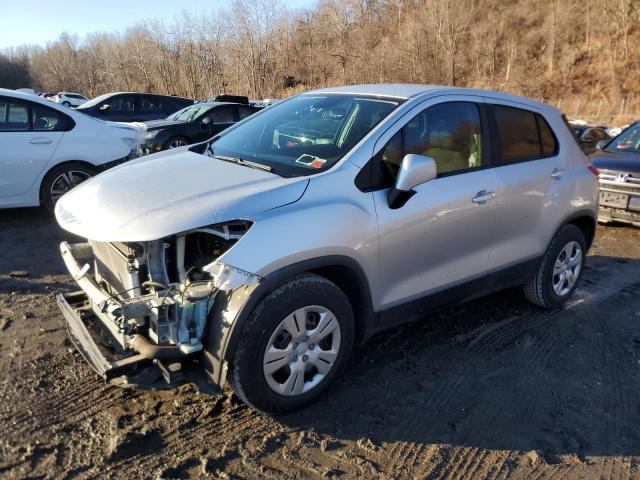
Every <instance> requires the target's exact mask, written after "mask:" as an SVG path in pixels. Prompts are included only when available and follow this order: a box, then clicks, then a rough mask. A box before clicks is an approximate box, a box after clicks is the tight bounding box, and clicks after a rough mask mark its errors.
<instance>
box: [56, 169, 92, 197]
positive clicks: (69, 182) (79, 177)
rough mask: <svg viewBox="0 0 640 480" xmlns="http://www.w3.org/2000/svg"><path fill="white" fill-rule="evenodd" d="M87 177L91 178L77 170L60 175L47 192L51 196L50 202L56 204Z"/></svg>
mask: <svg viewBox="0 0 640 480" xmlns="http://www.w3.org/2000/svg"><path fill="white" fill-rule="evenodd" d="M89 177H91V175H89V174H88V173H86V172H82V171H79V170H69V171H67V172H64V173H61V174H60V175H58V176H57V177H56V178H55V179H54V180H53V183H52V184H51V191H50V192H49V193H50V195H51V201H52V202H53V203H56V202H57V201H58V199H59V198H60V197H61V196H62V195H64V194H65V193H67V192H68V191H69V190H71V189H72V188H73V187H75V186H77V185H80V184H81V183H82V182H84V181H85V180H86V179H88V178H89Z"/></svg>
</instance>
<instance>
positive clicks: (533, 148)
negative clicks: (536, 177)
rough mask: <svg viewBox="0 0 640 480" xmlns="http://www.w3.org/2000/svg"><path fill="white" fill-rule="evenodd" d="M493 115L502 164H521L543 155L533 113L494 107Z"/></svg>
mask: <svg viewBox="0 0 640 480" xmlns="http://www.w3.org/2000/svg"><path fill="white" fill-rule="evenodd" d="M493 115H494V118H495V121H496V128H497V134H498V148H499V152H500V159H501V162H502V163H515V162H521V161H524V160H531V159H534V158H538V157H540V156H541V155H542V151H541V148H540V142H539V139H538V126H537V125H536V117H535V114H534V113H533V112H529V111H527V110H521V109H519V108H512V107H504V106H501V105H494V106H493Z"/></svg>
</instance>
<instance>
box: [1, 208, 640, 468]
mask: <svg viewBox="0 0 640 480" xmlns="http://www.w3.org/2000/svg"><path fill="white" fill-rule="evenodd" d="M67 237H68V235H66V234H65V233H64V232H62V231H61V230H59V229H58V228H57V226H56V225H55V223H54V222H53V220H52V219H51V218H50V217H49V216H48V215H47V214H46V213H45V212H43V211H41V210H39V209H22V210H13V211H4V212H0V477H3V478H12V479H13V478H95V477H101V478H127V479H128V478H205V477H208V478H246V479H262V478H287V479H298V478H338V477H340V478H381V479H396V478H398V479H405V478H407V479H408V478H434V479H436V478H438V479H439V478H442V479H457V478H474V479H476V478H492V479H502V478H517V479H519V478H535V479H551V478H554V479H583V478H592V479H600V478H602V479H621V478H635V479H640V466H639V464H640V430H639V429H638V425H640V331H639V329H638V325H640V297H639V294H640V269H639V266H640V229H634V228H629V227H599V228H598V233H597V240H596V243H595V246H594V247H593V248H592V250H591V252H590V258H589V262H588V268H587V270H586V272H585V275H584V277H583V281H582V284H581V288H580V289H579V291H578V292H577V294H576V296H575V299H574V300H573V301H572V302H571V303H570V304H569V305H568V306H566V307H565V308H564V309H563V310H560V311H542V310H540V309H537V308H534V307H532V306H531V305H529V304H528V303H527V302H526V301H525V300H524V297H523V295H522V294H521V292H520V291H519V290H518V289H513V290H508V291H505V292H502V293H500V294H496V295H493V296H491V297H487V298H484V299H481V300H478V301H474V302H473V303H470V304H466V305H464V306H461V307H459V308H455V309H452V310H449V311H447V312H443V313H442V314H439V315H436V316H433V317H431V318H429V319H426V320H425V321H423V322H420V323H415V324H412V325H406V326H403V327H400V328H397V329H394V330H391V331H388V332H385V333H382V334H380V335H378V336H376V337H374V338H373V339H372V340H371V341H370V342H369V343H368V344H367V345H366V346H365V348H363V349H362V350H360V351H359V352H356V354H355V355H354V357H353V360H352V361H351V363H350V365H349V367H348V368H347V371H346V373H345V374H344V376H343V377H342V378H341V379H340V380H339V381H338V382H337V384H336V385H335V386H334V387H333V388H332V389H331V390H330V391H329V392H328V394H327V395H325V397H324V398H323V399H322V400H321V401H319V402H316V403H315V404H313V405H312V406H311V407H309V408H307V409H306V410H305V411H302V412H299V413H296V414H292V415H287V416H284V417H279V418H271V417H268V416H265V415H262V414H260V413H257V412H255V411H252V410H250V409H248V408H247V407H245V406H244V405H242V404H241V403H240V402H239V401H238V400H237V399H236V398H235V397H233V396H232V394H231V393H230V392H228V391H227V392H225V394H224V395H221V396H219V397H210V396H206V395H204V394H199V393H197V391H196V390H195V389H194V388H192V387H189V386H184V387H182V388H181V389H179V390H178V391H168V392H158V393H154V392H135V391H129V390H122V389H119V388H117V387H114V386H110V385H108V384H105V383H104V382H103V381H101V380H100V379H99V378H97V376H96V375H95V374H94V372H93V371H92V370H91V369H90V368H89V367H88V366H87V365H86V364H85V363H84V361H83V360H82V358H81V357H80V356H79V355H78V354H77V353H75V352H74V350H73V349H72V348H71V344H70V343H69V341H68V340H67V339H66V331H65V328H64V325H63V318H62V315H61V314H60V313H59V312H58V310H57V307H56V305H55V300H54V294H55V293H56V292H59V291H68V290H72V289H74V286H73V284H72V283H71V281H70V277H69V276H68V275H65V273H64V267H63V265H62V262H61V260H60V258H59V254H58V250H57V244H58V243H59V241H60V240H61V239H63V238H67ZM12 270H28V271H29V277H28V278H24V279H21V278H10V277H9V272H11V271H12Z"/></svg>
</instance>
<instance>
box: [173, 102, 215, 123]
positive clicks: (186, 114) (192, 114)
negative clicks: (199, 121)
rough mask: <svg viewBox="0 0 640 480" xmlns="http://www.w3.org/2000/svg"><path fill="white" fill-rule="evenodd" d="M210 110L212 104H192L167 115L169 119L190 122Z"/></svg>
mask: <svg viewBox="0 0 640 480" xmlns="http://www.w3.org/2000/svg"><path fill="white" fill-rule="evenodd" d="M209 110H211V105H191V106H188V107H185V108H183V109H182V110H178V111H177V112H176V113H173V114H171V115H169V116H168V117H167V120H174V121H176V122H190V121H191V120H193V119H194V118H197V117H199V116H200V115H203V114H204V113H206V112H208V111H209Z"/></svg>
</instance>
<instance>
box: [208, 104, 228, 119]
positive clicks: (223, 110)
mask: <svg viewBox="0 0 640 480" xmlns="http://www.w3.org/2000/svg"><path fill="white" fill-rule="evenodd" d="M207 116H208V117H209V118H211V121H212V122H213V123H233V107H219V108H214V109H213V111H212V112H211V113H210V114H208V115H207Z"/></svg>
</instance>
